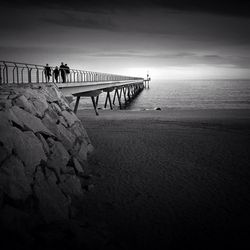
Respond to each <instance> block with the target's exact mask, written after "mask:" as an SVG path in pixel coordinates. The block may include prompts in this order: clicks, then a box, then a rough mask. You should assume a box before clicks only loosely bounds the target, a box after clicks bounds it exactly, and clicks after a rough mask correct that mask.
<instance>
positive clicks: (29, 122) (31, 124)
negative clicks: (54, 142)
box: [12, 106, 54, 136]
mask: <svg viewBox="0 0 250 250" xmlns="http://www.w3.org/2000/svg"><path fill="white" fill-rule="evenodd" d="M12 111H13V113H14V114H15V116H16V117H17V118H18V120H20V121H21V122H22V123H23V125H24V127H25V129H27V130H31V131H33V132H34V133H37V132H40V133H42V134H46V135H48V136H54V135H53V133H52V132H51V131H50V130H49V129H47V128H46V127H45V126H44V125H43V123H42V122H41V120H40V119H39V118H37V117H36V116H34V115H32V114H30V113H29V112H27V111H25V110H23V109H21V108H19V107H18V106H13V107H12Z"/></svg>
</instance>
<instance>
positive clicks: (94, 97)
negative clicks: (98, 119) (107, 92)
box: [74, 90, 102, 115]
mask: <svg viewBox="0 0 250 250" xmlns="http://www.w3.org/2000/svg"><path fill="white" fill-rule="evenodd" d="M101 92H102V90H94V91H88V92H83V93H78V94H75V95H74V96H76V104H75V108H74V112H75V113H76V112H77V108H78V104H79V101H80V98H81V97H82V96H84V97H91V100H92V104H93V107H94V110H95V114H96V115H99V114H98V111H97V105H98V100H99V95H100V93H101Z"/></svg>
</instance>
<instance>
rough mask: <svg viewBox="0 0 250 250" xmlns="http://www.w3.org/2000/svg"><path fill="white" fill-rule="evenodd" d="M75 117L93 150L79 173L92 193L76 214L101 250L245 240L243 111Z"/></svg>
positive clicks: (249, 149) (247, 139) (247, 131)
mask: <svg viewBox="0 0 250 250" xmlns="http://www.w3.org/2000/svg"><path fill="white" fill-rule="evenodd" d="M78 117H79V118H80V119H81V121H82V123H83V125H84V127H85V128H86V130H87V132H88V135H89V137H90V138H91V141H92V143H93V145H94V147H95V152H94V154H93V156H92V157H91V161H92V166H90V167H89V168H86V173H88V174H91V176H92V177H91V183H92V184H94V187H93V188H92V189H91V190H89V192H86V197H85V200H84V202H83V203H82V204H81V206H82V207H81V210H80V211H81V212H80V214H79V215H78V216H79V218H81V217H82V218H86V217H87V218H88V219H87V222H88V223H89V224H90V225H95V227H96V228H98V230H100V233H99V234H102V235H103V238H105V239H107V242H106V243H105V244H106V246H107V248H108V249H134V248H138V247H142V248H141V249H166V247H169V249H180V247H181V249H188V248H189V249H193V248H195V247H196V248H199V249H214V248H215V247H220V248H221V249H226V248H225V247H229V246H233V247H234V248H235V249H236V248H237V249H240V248H241V247H242V246H243V244H244V243H247V242H248V238H249V232H250V224H249V223H250V215H249V207H250V206H249V205H250V196H249V190H250V189H249V188H250V181H249V180H250V168H249V167H250V164H249V161H250V126H249V125H250V112H249V111H248V110H181V111H180V110H168V111H109V110H101V111H100V116H95V114H94V112H93V111H92V110H80V111H79V112H78ZM93 166H94V167H93ZM96 230H97V229H96ZM248 243H249V242H248ZM164 247H165V248H164Z"/></svg>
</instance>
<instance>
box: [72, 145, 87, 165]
mask: <svg viewBox="0 0 250 250" xmlns="http://www.w3.org/2000/svg"><path fill="white" fill-rule="evenodd" d="M87 154H88V148H87V145H86V143H84V142H83V143H82V144H81V147H80V150H79V151H78V153H77V155H75V157H76V158H77V160H78V161H79V162H81V163H82V164H84V163H85V162H86V161H87Z"/></svg>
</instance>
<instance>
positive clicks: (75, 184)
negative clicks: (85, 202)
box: [60, 175, 83, 197]
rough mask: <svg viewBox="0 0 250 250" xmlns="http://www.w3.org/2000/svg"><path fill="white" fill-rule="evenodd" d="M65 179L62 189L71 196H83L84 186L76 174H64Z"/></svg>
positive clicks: (61, 185) (61, 184)
mask: <svg viewBox="0 0 250 250" xmlns="http://www.w3.org/2000/svg"><path fill="white" fill-rule="evenodd" d="M63 177H64V179H63V181H62V182H61V183H60V187H61V189H62V191H63V192H64V193H65V194H67V195H69V196H71V197H81V196H82V194H83V193H82V187H81V182H80V180H79V179H78V178H77V176H75V175H64V176H63Z"/></svg>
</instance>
